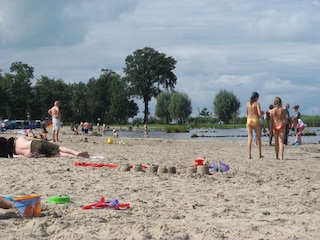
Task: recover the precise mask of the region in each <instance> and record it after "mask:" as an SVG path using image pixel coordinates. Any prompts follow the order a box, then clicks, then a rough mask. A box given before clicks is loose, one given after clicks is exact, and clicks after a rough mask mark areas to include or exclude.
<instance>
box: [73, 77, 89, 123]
mask: <svg viewBox="0 0 320 240" xmlns="http://www.w3.org/2000/svg"><path fill="white" fill-rule="evenodd" d="M69 89H70V108H71V116H72V117H71V119H72V120H71V122H73V123H79V122H80V121H83V120H84V119H85V116H86V114H87V109H88V105H87V103H86V94H87V85H86V84H85V83H83V82H79V83H72V84H70V85H69Z"/></svg>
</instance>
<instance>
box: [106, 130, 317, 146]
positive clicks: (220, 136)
mask: <svg viewBox="0 0 320 240" xmlns="http://www.w3.org/2000/svg"><path fill="white" fill-rule="evenodd" d="M306 131H307V132H315V133H316V136H303V137H302V142H305V143H318V142H319V141H320V128H319V127H315V128H312V127H309V128H308V129H307V130H306ZM111 134H112V132H111V131H107V132H106V135H105V136H111ZM118 134H119V137H120V138H121V137H126V138H143V128H139V129H134V130H133V131H127V130H126V131H122V130H120V131H118ZM193 134H197V136H198V137H197V138H191V136H192V135H193ZM290 134H291V136H289V142H294V140H295V136H294V135H293V134H292V131H290ZM149 138H164V139H199V140H208V141H217V140H237V141H247V130H246V129H245V128H237V129H213V128H208V129H205V128H201V129H191V130H190V131H189V132H187V133H165V132H163V131H158V130H152V129H151V130H150V131H149ZM262 141H263V142H268V141H269V140H268V136H262Z"/></svg>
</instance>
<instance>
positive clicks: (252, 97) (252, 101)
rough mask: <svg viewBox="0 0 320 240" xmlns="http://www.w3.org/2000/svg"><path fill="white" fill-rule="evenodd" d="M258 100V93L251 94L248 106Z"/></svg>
mask: <svg viewBox="0 0 320 240" xmlns="http://www.w3.org/2000/svg"><path fill="white" fill-rule="evenodd" d="M258 98H259V93H257V92H253V93H252V94H251V98H250V104H251V105H252V104H253V103H254V102H256V101H257V100H258Z"/></svg>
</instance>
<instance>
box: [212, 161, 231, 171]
mask: <svg viewBox="0 0 320 240" xmlns="http://www.w3.org/2000/svg"><path fill="white" fill-rule="evenodd" d="M213 170H214V171H215V172H227V171H229V165H228V164H225V163H224V162H222V161H221V160H218V161H216V162H215V163H214V164H213Z"/></svg>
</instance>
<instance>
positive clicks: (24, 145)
mask: <svg viewBox="0 0 320 240" xmlns="http://www.w3.org/2000/svg"><path fill="white" fill-rule="evenodd" d="M31 142H32V139H29V138H26V137H25V136H22V135H21V136H19V137H17V138H16V139H15V143H14V144H15V154H17V155H23V156H25V157H32V156H33V154H32V153H31V152H30V149H31Z"/></svg>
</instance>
